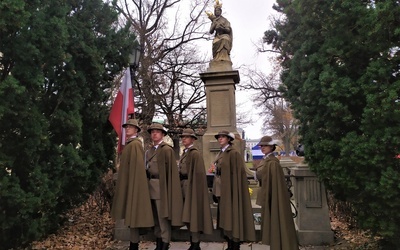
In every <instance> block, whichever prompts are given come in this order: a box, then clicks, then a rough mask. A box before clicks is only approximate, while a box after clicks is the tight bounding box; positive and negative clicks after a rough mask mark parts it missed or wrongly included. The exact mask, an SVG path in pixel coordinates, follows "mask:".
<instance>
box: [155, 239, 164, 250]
mask: <svg viewBox="0 0 400 250" xmlns="http://www.w3.org/2000/svg"><path fill="white" fill-rule="evenodd" d="M162 243H163V242H162V239H161V238H157V239H156V248H155V249H154V250H161V247H162Z"/></svg>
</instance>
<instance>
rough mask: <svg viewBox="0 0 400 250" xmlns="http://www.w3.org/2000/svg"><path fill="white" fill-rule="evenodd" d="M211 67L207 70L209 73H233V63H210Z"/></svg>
mask: <svg viewBox="0 0 400 250" xmlns="http://www.w3.org/2000/svg"><path fill="white" fill-rule="evenodd" d="M209 65H210V67H209V68H208V69H207V72H219V71H221V72H222V71H232V70H233V69H232V62H231V61H214V60H212V61H211V62H210V64H209Z"/></svg>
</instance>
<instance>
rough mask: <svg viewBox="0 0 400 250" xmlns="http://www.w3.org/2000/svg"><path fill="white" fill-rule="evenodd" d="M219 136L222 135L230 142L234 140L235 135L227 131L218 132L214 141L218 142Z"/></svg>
mask: <svg viewBox="0 0 400 250" xmlns="http://www.w3.org/2000/svg"><path fill="white" fill-rule="evenodd" d="M220 135H224V136H226V137H228V138H229V139H230V140H231V141H233V140H235V135H234V134H233V133H231V132H229V131H226V130H222V131H219V132H218V134H216V135H214V137H215V139H217V140H218V137H219V136H220Z"/></svg>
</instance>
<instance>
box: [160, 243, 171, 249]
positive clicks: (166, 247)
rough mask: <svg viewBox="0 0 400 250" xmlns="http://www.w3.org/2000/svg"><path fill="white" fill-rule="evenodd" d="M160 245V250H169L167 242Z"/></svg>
mask: <svg viewBox="0 0 400 250" xmlns="http://www.w3.org/2000/svg"><path fill="white" fill-rule="evenodd" d="M161 244H162V246H161V250H168V249H169V242H168V243H166V242H162V243H161Z"/></svg>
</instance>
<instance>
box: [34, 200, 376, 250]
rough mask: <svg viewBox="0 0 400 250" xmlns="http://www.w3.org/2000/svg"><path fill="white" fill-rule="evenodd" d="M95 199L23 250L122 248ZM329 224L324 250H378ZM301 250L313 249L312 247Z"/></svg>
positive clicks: (347, 226)
mask: <svg viewBox="0 0 400 250" xmlns="http://www.w3.org/2000/svg"><path fill="white" fill-rule="evenodd" d="M96 200H98V199H96V197H95V196H91V197H90V198H89V200H88V201H87V202H86V203H85V204H84V205H82V206H80V207H78V208H76V209H73V210H71V211H70V212H69V213H68V214H67V223H66V224H65V225H64V226H63V227H62V228H61V229H60V230H59V231H58V232H57V233H55V234H52V235H49V236H48V237H47V238H46V239H43V240H41V241H35V242H33V243H32V244H31V245H30V247H29V248H27V249H33V250H42V249H72V250H74V249H76V250H78V249H121V250H122V249H126V247H123V245H122V244H121V242H119V241H114V240H113V239H112V229H113V227H114V222H113V221H112V219H111V218H110V215H109V209H108V207H105V206H104V204H102V205H101V206H99V205H98V204H97V201H96ZM331 214H332V213H331ZM331 225H332V230H333V231H334V233H335V243H334V244H332V245H330V246H326V247H324V249H336V250H339V249H360V250H361V249H378V246H377V243H376V242H377V239H376V238H372V237H370V235H369V234H368V233H366V232H363V231H360V230H357V229H355V228H353V227H352V226H351V223H348V222H345V221H344V219H343V218H342V219H341V218H337V217H332V219H331ZM125 245H126V244H125ZM302 249H313V246H305V247H304V248H302ZM319 249H321V248H320V247H319Z"/></svg>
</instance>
